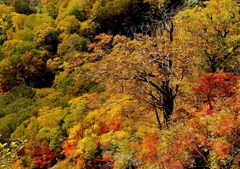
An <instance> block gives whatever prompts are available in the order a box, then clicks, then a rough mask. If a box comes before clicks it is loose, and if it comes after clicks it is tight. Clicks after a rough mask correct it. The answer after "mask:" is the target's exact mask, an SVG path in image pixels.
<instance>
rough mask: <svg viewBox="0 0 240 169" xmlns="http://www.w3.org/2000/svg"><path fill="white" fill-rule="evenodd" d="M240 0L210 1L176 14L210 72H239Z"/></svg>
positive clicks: (191, 43)
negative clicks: (239, 0)
mask: <svg viewBox="0 0 240 169" xmlns="http://www.w3.org/2000/svg"><path fill="white" fill-rule="evenodd" d="M239 10H240V6H239V2H238V1H237V0H233V1H232V0H210V1H206V2H204V6H196V7H195V8H192V9H187V10H184V11H182V12H179V14H178V15H177V16H176V17H175V20H176V22H177V24H179V25H181V27H182V28H183V29H184V34H185V36H188V37H189V38H190V39H189V47H190V46H191V47H193V48H195V50H196V51H197V52H198V54H199V55H200V57H201V58H202V62H203V63H202V66H203V68H204V70H206V71H208V72H212V73H214V72H216V71H217V70H223V71H232V72H239V65H240V63H239V62H240V60H239V54H240V53H239V52H240V50H239V44H240V43H239V42H240V36H239V32H240V23H239Z"/></svg>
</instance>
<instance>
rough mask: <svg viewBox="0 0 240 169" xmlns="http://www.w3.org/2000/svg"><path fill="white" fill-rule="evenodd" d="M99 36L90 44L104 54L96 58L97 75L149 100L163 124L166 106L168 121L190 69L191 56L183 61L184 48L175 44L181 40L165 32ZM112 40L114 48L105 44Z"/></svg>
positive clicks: (106, 82) (104, 80)
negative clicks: (158, 33)
mask: <svg viewBox="0 0 240 169" xmlns="http://www.w3.org/2000/svg"><path fill="white" fill-rule="evenodd" d="M97 38H99V39H100V41H99V42H98V43H95V44H92V45H91V46H90V47H92V48H93V51H94V52H96V53H95V57H96V56H98V59H101V58H102V60H101V61H100V62H96V63H97V64H96V66H97V68H96V69H95V70H94V71H95V74H96V77H97V78H98V79H100V81H102V82H103V84H105V85H106V86H107V87H108V88H109V89H110V90H114V91H115V92H116V91H117V92H130V93H132V94H133V95H135V96H136V97H137V98H138V99H139V100H141V101H142V102H143V103H144V102H145V103H148V104H149V105H150V107H151V108H150V109H154V110H155V115H156V119H157V120H158V124H159V127H160V128H162V122H161V117H160V116H161V115H159V113H160V112H159V110H163V119H164V121H165V123H168V122H169V120H170V117H171V115H172V113H173V109H174V100H175V98H176V96H177V92H178V89H179V84H180V82H181V80H182V79H183V76H184V75H185V74H186V72H187V71H188V69H189V66H188V63H189V62H188V60H185V62H183V60H184V55H183V56H182V55H181V48H175V45H177V44H176V43H178V42H176V43H175V42H174V41H173V42H172V43H171V40H169V39H168V38H166V37H165V36H162V37H160V36H158V37H149V36H142V35H135V39H134V40H130V39H128V38H126V37H124V36H119V35H117V36H115V37H114V38H113V39H111V38H110V39H109V37H108V36H106V35H101V36H98V37H97ZM111 42H112V45H113V48H112V49H111V48H108V47H107V46H106V45H107V44H109V43H111ZM109 46H110V45H109ZM177 49H179V54H177ZM172 51H175V52H174V53H173V52H172ZM91 57H93V56H91ZM185 59H186V58H185ZM186 61H187V62H186ZM174 63H177V65H175V64H174ZM103 78H104V79H103ZM107 84H110V86H111V87H110V86H109V85H107Z"/></svg>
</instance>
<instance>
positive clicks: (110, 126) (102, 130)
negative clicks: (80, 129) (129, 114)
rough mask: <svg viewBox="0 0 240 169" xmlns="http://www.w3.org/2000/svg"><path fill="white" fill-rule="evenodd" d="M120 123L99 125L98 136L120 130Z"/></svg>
mask: <svg viewBox="0 0 240 169" xmlns="http://www.w3.org/2000/svg"><path fill="white" fill-rule="evenodd" d="M120 127H121V122H120V121H112V122H111V123H110V124H108V125H107V124H105V123H100V129H99V135H102V134H104V133H107V132H109V131H118V130H120Z"/></svg>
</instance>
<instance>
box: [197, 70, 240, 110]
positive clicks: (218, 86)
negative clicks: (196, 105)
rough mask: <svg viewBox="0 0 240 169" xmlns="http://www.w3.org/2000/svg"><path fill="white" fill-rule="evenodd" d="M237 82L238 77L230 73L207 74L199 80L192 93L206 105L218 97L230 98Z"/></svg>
mask: <svg viewBox="0 0 240 169" xmlns="http://www.w3.org/2000/svg"><path fill="white" fill-rule="evenodd" d="M237 80H238V77H237V76H234V75H232V74H230V73H224V72H221V73H208V74H205V75H203V76H202V77H201V78H200V83H199V85H197V86H196V88H195V89H194V92H195V94H196V95H197V96H198V98H199V99H200V100H203V101H204V102H207V103H210V102H211V101H215V100H216V98H219V97H232V96H234V95H235V94H236V91H235V86H236V84H237ZM209 113H211V112H209Z"/></svg>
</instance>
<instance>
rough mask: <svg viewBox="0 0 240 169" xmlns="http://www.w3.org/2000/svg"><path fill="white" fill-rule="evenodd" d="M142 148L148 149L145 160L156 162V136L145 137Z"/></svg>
mask: <svg viewBox="0 0 240 169" xmlns="http://www.w3.org/2000/svg"><path fill="white" fill-rule="evenodd" d="M142 146H143V147H144V148H147V149H148V153H147V154H146V159H149V160H150V161H157V160H158V159H157V157H156V151H157V150H156V148H157V146H158V136H157V135H155V134H152V135H149V136H148V137H146V138H145V139H144V140H143V142H142Z"/></svg>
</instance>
